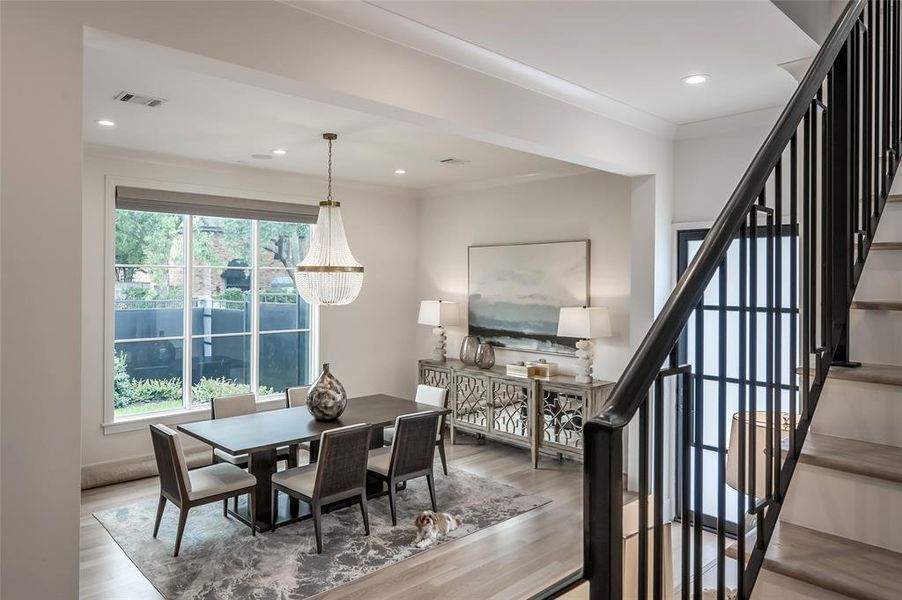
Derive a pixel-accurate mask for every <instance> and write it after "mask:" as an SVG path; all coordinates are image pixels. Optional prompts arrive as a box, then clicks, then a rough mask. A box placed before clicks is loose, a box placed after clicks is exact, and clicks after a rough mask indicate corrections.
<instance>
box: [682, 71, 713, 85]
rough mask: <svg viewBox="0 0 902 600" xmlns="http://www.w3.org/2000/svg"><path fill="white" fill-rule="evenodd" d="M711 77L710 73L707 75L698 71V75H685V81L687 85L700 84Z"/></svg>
mask: <svg viewBox="0 0 902 600" xmlns="http://www.w3.org/2000/svg"><path fill="white" fill-rule="evenodd" d="M709 78H710V75H705V74H704V73H698V74H696V75H688V76H686V77H683V83H685V84H686V85H700V84H702V83H705V82H706V81H708V79H709Z"/></svg>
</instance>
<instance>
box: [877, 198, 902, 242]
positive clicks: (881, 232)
mask: <svg viewBox="0 0 902 600" xmlns="http://www.w3.org/2000/svg"><path fill="white" fill-rule="evenodd" d="M874 239H875V240H876V241H878V242H902V202H888V203H887V204H886V208H884V209H883V214H882V215H880V225H879V226H878V227H877V235H876V236H875V237H874Z"/></svg>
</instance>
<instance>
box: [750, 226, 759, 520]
mask: <svg viewBox="0 0 902 600" xmlns="http://www.w3.org/2000/svg"><path fill="white" fill-rule="evenodd" d="M748 218H749V346H750V347H749V388H748V389H749V414H750V417H749V437H748V442H749V456H748V467H749V468H748V473H749V477H748V480H749V490H748V491H749V494H748V502H749V508H748V511H749V512H752V511H754V510H755V498H756V490H755V484H756V482H757V478H756V477H757V475H756V473H755V470H756V466H757V465H756V462H757V461H756V458H757V452H758V439H757V436H756V435H755V421H756V414H755V413H756V411H757V409H758V210H757V208H753V209H752V210H751V212H750V213H749V217H748Z"/></svg>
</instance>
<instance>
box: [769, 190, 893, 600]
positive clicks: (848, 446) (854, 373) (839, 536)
mask: <svg viewBox="0 0 902 600" xmlns="http://www.w3.org/2000/svg"><path fill="white" fill-rule="evenodd" d="M875 239H876V241H875V243H874V244H873V245H872V246H871V254H870V255H869V256H868V260H867V262H866V264H865V267H864V270H863V272H862V275H861V280H860V281H859V284H858V288H857V290H856V293H855V299H854V301H853V302H852V318H851V350H850V355H851V357H852V358H853V359H855V360H861V361H862V365H861V366H860V367H858V368H846V367H836V366H834V367H831V368H830V370H829V372H828V373H827V381H826V384H825V385H824V390H823V392H822V394H821V397H820V401H819V403H818V408H817V412H816V414H815V416H814V419H813V420H812V423H811V432H810V433H809V435H808V438H807V440H806V441H805V445H804V447H803V448H802V453H801V455H800V456H799V464H798V466H797V468H796V472H795V475H794V477H793V484H792V488H791V490H790V492H789V494H788V496H787V498H786V501H785V504H784V506H783V510H782V512H781V513H780V525H779V526H778V527H777V529H776V531H775V532H774V536H773V538H772V539H771V542H770V545H769V547H768V551H767V555H766V558H765V561H764V569H766V570H769V571H773V572H774V573H778V574H780V575H783V576H786V577H790V578H793V579H796V580H799V581H801V582H804V583H805V584H807V585H808V586H811V587H810V588H809V593H810V594H811V597H812V598H821V597H826V595H827V594H828V593H831V592H832V593H835V594H841V595H844V596H848V597H850V598H861V599H868V600H896V599H898V598H900V597H902V312H900V311H902V196H891V197H890V198H889V202H887V205H886V208H885V210H884V213H883V216H882V218H881V223H880V227H879V228H878V229H877V236H876V238H875ZM753 597H756V595H753ZM761 597H763V596H761Z"/></svg>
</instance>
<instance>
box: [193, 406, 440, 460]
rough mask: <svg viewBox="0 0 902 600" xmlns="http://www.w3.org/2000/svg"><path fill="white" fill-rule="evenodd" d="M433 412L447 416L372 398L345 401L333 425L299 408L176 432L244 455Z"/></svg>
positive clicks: (429, 408)
mask: <svg viewBox="0 0 902 600" xmlns="http://www.w3.org/2000/svg"><path fill="white" fill-rule="evenodd" d="M433 410H437V411H440V412H443V413H446V414H447V413H449V412H451V411H450V410H449V409H442V408H439V407H436V406H432V405H430V404H418V403H416V402H411V401H410V400H404V399H402V398H395V397H394V396H387V395H385V394H375V395H372V396H361V397H359V398H349V399H348V407H347V408H346V409H345V411H344V413H342V415H341V418H340V419H337V420H335V421H317V420H316V419H314V418H313V415H311V414H310V411H308V410H307V407H306V406H299V407H297V408H282V409H278V410H265V411H261V412H256V413H253V414H250V415H241V416H239V417H230V418H228V419H216V420H210V421H197V422H195V423H186V424H184V425H179V426H178V429H179V431H183V432H185V433H186V434H188V435H190V436H192V437H195V438H197V439H199V440H200V441H202V442H206V443H207V444H209V445H211V446H213V447H214V448H219V449H220V450H224V451H225V452H228V453H229V454H245V453H248V452H257V451H261V450H270V449H273V448H278V447H280V446H286V445H288V444H296V443H300V442H309V441H312V440H318V439H319V436H320V434H321V433H322V432H324V431H328V430H329V429H335V428H336V427H344V426H345V425H357V424H358V423H369V424H370V425H374V426H390V425H394V423H395V418H396V417H398V416H399V415H406V414H410V413H416V412H425V411H433Z"/></svg>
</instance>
